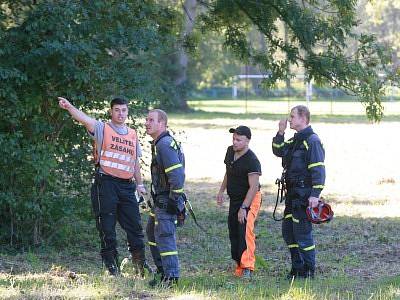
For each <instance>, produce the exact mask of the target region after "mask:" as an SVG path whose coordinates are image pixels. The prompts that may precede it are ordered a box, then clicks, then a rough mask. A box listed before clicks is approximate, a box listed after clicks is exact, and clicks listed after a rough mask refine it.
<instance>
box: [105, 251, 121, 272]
mask: <svg viewBox="0 0 400 300" xmlns="http://www.w3.org/2000/svg"><path fill="white" fill-rule="evenodd" d="M101 256H102V259H103V264H104V266H106V268H107V270H108V272H109V274H110V275H111V276H118V275H119V273H120V270H119V263H118V255H117V253H116V252H115V251H110V252H106V253H102V254H101Z"/></svg>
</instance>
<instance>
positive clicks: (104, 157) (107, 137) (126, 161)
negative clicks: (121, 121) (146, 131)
mask: <svg viewBox="0 0 400 300" xmlns="http://www.w3.org/2000/svg"><path fill="white" fill-rule="evenodd" d="M136 144H137V135H136V131H135V130H133V129H131V128H129V127H128V134H118V133H117V132H116V131H115V130H114V129H113V128H112V127H111V126H110V125H109V124H108V123H105V124H104V136H103V144H102V146H101V153H100V160H99V164H100V166H101V168H102V169H103V171H104V172H105V173H106V174H108V175H111V176H114V177H118V178H122V179H131V178H132V177H133V174H134V170H135V163H136V151H137V149H136Z"/></svg>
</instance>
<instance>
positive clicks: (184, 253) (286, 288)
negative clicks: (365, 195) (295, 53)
mask: <svg viewBox="0 0 400 300" xmlns="http://www.w3.org/2000/svg"><path fill="white" fill-rule="evenodd" d="M218 187H219V185H218V183H204V182H189V183H187V188H186V189H187V192H188V196H189V198H190V199H191V201H192V205H193V207H194V210H195V212H196V214H197V217H198V221H199V222H200V223H201V224H202V225H203V226H204V227H206V228H207V231H208V232H209V234H206V233H204V232H202V231H201V230H200V229H199V228H197V227H196V225H195V224H194V222H193V220H191V219H190V217H189V218H188V219H187V220H186V224H185V226H184V227H183V228H179V229H178V249H179V257H180V261H181V269H182V278H181V281H180V284H179V286H178V287H176V288H173V289H170V290H165V289H154V290H151V289H149V288H148V287H147V286H146V282H147V280H148V278H147V279H145V280H143V279H138V278H134V277H133V276H132V275H131V274H129V273H128V274H127V275H126V276H125V277H122V278H117V279H110V278H109V277H107V276H103V275H102V274H103V271H102V269H101V263H100V258H99V255H98V249H97V247H95V246H94V245H95V243H94V242H91V243H87V241H86V240H87V239H88V238H89V239H93V240H94V241H97V239H98V237H97V232H96V230H95V227H94V224H92V225H90V226H89V225H88V228H82V230H83V231H84V232H90V234H86V235H82V238H83V240H82V245H86V247H80V243H76V244H73V245H66V246H65V249H63V250H54V249H53V250H52V249H51V248H49V247H48V248H42V249H36V250H34V251H31V252H28V253H19V254H17V255H10V254H6V253H4V252H2V254H1V255H0V294H1V292H2V291H6V290H10V287H12V288H13V289H14V290H15V291H16V295H25V297H28V298H30V297H29V296H32V297H31V298H35V299H36V298H38V299H39V298H40V299H50V298H51V297H61V298H63V297H64V298H68V297H69V296H68V295H73V293H78V292H79V289H81V290H83V291H84V292H85V293H87V294H88V295H89V297H92V296H93V295H94V296H95V297H94V298H102V297H107V298H115V299H117V298H126V299H138V298H144V299H146V298H148V299H154V298H155V299H160V298H167V297H170V296H171V295H174V296H175V297H183V299H185V297H188V298H189V297H192V298H193V299H205V298H212V299H252V298H255V299H343V298H346V299H367V298H370V297H371V299H393V298H394V297H396V295H397V297H398V296H399V295H400V287H399V286H400V277H399V271H398V266H399V265H400V236H399V234H398V228H400V218H362V217H356V218H355V217H346V216H335V219H334V220H333V221H332V222H331V223H329V224H324V225H320V226H314V236H315V240H316V246H317V261H318V262H317V277H316V279H315V280H313V281H304V280H303V281H302V280H300V281H295V282H289V281H288V280H286V279H285V277H286V273H287V271H288V270H289V268H290V260H289V253H288V251H287V247H286V246H285V245H284V243H283V240H282V238H281V228H280V226H281V224H280V222H275V221H273V220H272V208H273V204H274V195H268V194H267V195H263V205H262V210H261V211H260V215H259V217H258V221H257V225H256V230H255V231H256V235H257V251H256V254H257V259H256V272H255V275H254V278H253V279H252V280H251V281H246V280H242V279H240V278H235V277H234V276H233V275H232V270H233V269H232V267H233V262H232V260H231V258H230V246H229V238H228V228H227V209H228V203H225V204H224V205H223V207H217V205H216V203H215V193H216V191H217V189H218ZM143 220H144V222H146V221H147V218H146V217H145V216H143ZM118 239H119V241H120V244H119V245H120V246H119V252H120V254H121V256H122V257H123V256H126V255H128V252H127V249H126V247H125V243H124V240H125V236H124V233H123V232H122V231H121V230H120V229H119V230H118ZM77 240H79V238H77ZM85 241H86V242H85ZM88 245H91V246H90V247H88ZM147 255H148V258H149V259H150V257H149V251H147ZM150 260H151V259H150ZM69 272H74V273H76V274H77V278H78V279H75V280H71V279H70V278H69V275H68V274H70V273H69ZM32 274H38V276H37V277H35V276H32ZM41 274H42V275H41ZM40 289H47V291H48V293H47V294H45V295H44V296H43V294H41V295H42V296H43V297H39V296H37V295H39V294H38V290H40ZM68 293H69V294H68ZM71 293H72V294H71ZM96 293H97V294H96ZM35 295H36V296H37V297H36V296H35ZM49 295H50V296H49ZM96 295H97V296H96ZM190 295H191V296H190ZM0 297H1V296H0ZM69 298H74V297H69ZM10 299H12V297H11V298H10ZM15 299H18V297H17V296H16V297H15Z"/></svg>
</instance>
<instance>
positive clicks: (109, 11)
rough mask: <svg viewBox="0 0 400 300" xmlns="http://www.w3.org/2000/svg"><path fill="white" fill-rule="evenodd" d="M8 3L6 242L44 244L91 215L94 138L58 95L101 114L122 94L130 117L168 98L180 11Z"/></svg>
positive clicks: (3, 70) (4, 37) (3, 69)
mask: <svg viewBox="0 0 400 300" xmlns="http://www.w3.org/2000/svg"><path fill="white" fill-rule="evenodd" d="M2 3H3V4H2V5H1V6H0V18H1V19H0V78H1V80H0V106H1V107H2V114H1V116H0V143H1V145H2V147H1V149H0V219H1V229H0V241H1V242H2V243H7V244H13V245H26V244H31V243H33V244H39V243H41V242H42V241H43V240H44V239H46V238H48V237H54V236H55V234H58V233H60V232H63V230H62V227H63V226H69V225H71V224H72V223H74V222H75V221H76V220H85V219H88V217H89V216H90V204H89V203H90V202H89V199H88V196H89V193H88V186H89V184H90V182H89V180H90V177H91V176H90V175H91V172H92V169H93V168H92V166H91V162H90V159H88V155H89V153H90V151H89V150H90V149H89V144H90V143H89V139H88V136H87V134H86V132H85V130H84V128H83V127H82V126H77V125H76V123H74V122H73V121H72V120H71V119H70V117H69V116H68V115H67V113H66V112H65V111H63V110H61V109H59V108H58V102H57V99H56V97H57V96H65V97H68V98H70V99H72V100H73V103H74V104H75V105H76V106H77V107H78V108H80V109H83V110H85V111H87V112H91V113H92V114H95V115H97V116H102V115H103V114H104V108H108V101H109V100H110V99H111V98H112V97H113V96H114V95H124V96H126V97H128V98H129V99H131V100H132V101H131V103H132V105H131V107H130V114H131V117H132V116H133V115H135V114H137V113H139V112H140V111H141V110H143V109H144V108H145V107H147V106H148V105H149V103H154V102H158V101H163V99H164V98H168V97H169V94H168V86H170V82H169V81H168V77H167V76H165V75H163V74H165V67H164V64H162V58H163V56H164V55H168V53H170V52H171V48H172V47H173V45H175V32H176V28H175V24H174V23H173V22H172V21H171V19H172V20H173V19H174V18H172V14H174V11H171V10H170V9H169V8H168V7H164V6H162V5H161V4H156V3H153V2H152V1H146V2H142V1H128V2H127V1H72V0H70V1H34V2H33V3H34V4H32V1H3V2H2ZM175 19H176V18H175ZM103 117H104V116H103ZM57 232H58V233H57ZM65 232H70V231H65Z"/></svg>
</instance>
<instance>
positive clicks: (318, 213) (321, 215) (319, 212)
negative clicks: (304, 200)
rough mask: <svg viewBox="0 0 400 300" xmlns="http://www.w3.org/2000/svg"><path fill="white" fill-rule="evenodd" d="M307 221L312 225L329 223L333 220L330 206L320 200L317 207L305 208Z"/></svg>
mask: <svg viewBox="0 0 400 300" xmlns="http://www.w3.org/2000/svg"><path fill="white" fill-rule="evenodd" d="M306 213H307V219H308V220H309V221H310V222H311V223H314V224H321V223H325V222H329V221H330V220H332V219H333V210H332V208H331V206H330V205H329V204H327V203H325V202H324V201H322V200H320V201H319V203H318V206H317V207H314V208H311V207H310V206H309V207H307V210H306Z"/></svg>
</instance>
